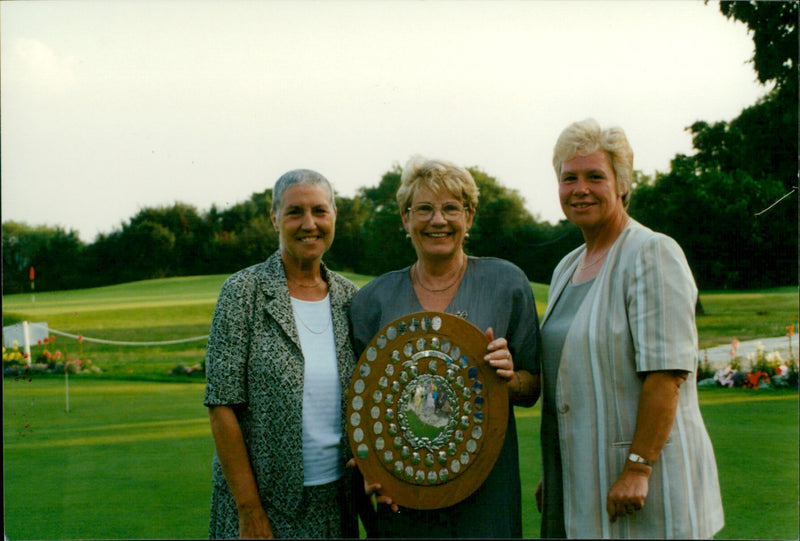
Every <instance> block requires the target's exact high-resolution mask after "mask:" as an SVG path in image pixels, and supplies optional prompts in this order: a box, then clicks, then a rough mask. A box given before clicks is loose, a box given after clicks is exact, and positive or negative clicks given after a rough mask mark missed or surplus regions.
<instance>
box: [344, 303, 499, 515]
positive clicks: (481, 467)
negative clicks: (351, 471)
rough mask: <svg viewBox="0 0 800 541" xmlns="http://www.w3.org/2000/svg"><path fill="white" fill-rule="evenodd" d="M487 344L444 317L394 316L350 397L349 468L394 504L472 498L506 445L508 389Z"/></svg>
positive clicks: (360, 368)
mask: <svg viewBox="0 0 800 541" xmlns="http://www.w3.org/2000/svg"><path fill="white" fill-rule="evenodd" d="M488 343H489V340H488V338H486V336H485V335H484V333H483V332H482V331H481V330H480V329H478V328H477V327H475V326H474V325H472V324H471V323H469V322H468V321H466V320H464V319H461V318H459V317H456V316H453V315H451V314H446V313H442V312H417V313H414V314H409V315H407V316H404V317H402V318H399V319H397V320H395V321H393V322H391V323H390V324H388V325H387V326H385V327H384V328H383V329H381V330H380V331H379V332H378V334H377V335H376V336H375V337H373V339H372V340H371V341H370V343H369V344H368V345H367V347H366V349H365V350H364V352H363V354H362V355H361V358H360V359H359V361H358V365H357V366H356V370H355V373H354V374H353V378H352V381H351V383H350V390H349V395H348V406H347V419H348V426H347V432H348V436H349V438H350V445H351V447H352V450H353V454H354V456H355V457H356V463H357V464H358V467H359V468H360V469H361V471H362V473H363V474H364V477H365V478H366V479H368V480H369V481H370V482H379V483H381V484H382V485H383V488H384V491H385V492H386V493H387V494H391V496H392V499H393V500H394V501H395V503H397V504H399V505H401V506H403V507H409V508H414V509H439V508H442V507H448V506H451V505H454V504H456V503H458V502H459V501H461V500H463V499H464V498H466V497H467V496H469V495H470V494H471V493H472V492H474V491H475V490H476V489H477V488H478V487H479V486H480V485H481V484H482V483H483V481H484V480H485V479H486V477H487V476H488V474H489V472H490V471H491V469H492V466H493V465H494V463H495V461H496V460H497V456H498V454H499V453H500V449H501V448H502V446H503V440H504V439H505V432H506V425H507V423H508V391H507V389H506V386H505V382H504V381H503V380H502V379H501V378H500V377H499V376H497V374H496V373H495V371H494V369H493V368H491V366H489V364H488V363H486V362H485V361H484V359H483V357H484V355H485V354H486V347H487V345H488Z"/></svg>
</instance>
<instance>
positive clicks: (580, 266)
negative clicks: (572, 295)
mask: <svg viewBox="0 0 800 541" xmlns="http://www.w3.org/2000/svg"><path fill="white" fill-rule="evenodd" d="M607 253H608V249H606V250H604V251H603V253H602V254H600V255H599V256H598V257H597V259H595V260H594V261H592V262H591V263H589V264H588V265H578V270H584V269H588V268H589V267H594V266H595V265H597V264H598V263H600V261H601V260H602V259H603V258H605V257H606V254H607ZM583 258H584V259H586V254H584V256H583Z"/></svg>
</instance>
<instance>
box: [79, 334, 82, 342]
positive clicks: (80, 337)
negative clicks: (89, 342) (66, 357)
mask: <svg viewBox="0 0 800 541" xmlns="http://www.w3.org/2000/svg"><path fill="white" fill-rule="evenodd" d="M78 342H83V335H82V334H79V335H78Z"/></svg>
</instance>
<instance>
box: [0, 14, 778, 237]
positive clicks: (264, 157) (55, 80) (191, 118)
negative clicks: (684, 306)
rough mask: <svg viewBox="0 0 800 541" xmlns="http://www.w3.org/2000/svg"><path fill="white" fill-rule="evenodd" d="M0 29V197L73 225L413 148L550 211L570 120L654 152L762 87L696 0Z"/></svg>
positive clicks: (740, 39) (327, 171) (747, 41)
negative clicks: (470, 169) (558, 151)
mask: <svg viewBox="0 0 800 541" xmlns="http://www.w3.org/2000/svg"><path fill="white" fill-rule="evenodd" d="M0 48H1V49H0V53H1V54H2V62H1V63H0V85H2V88H0V100H1V103H0V108H1V109H2V115H1V116H0V132H1V135H2V139H0V141H1V145H2V148H1V149H0V152H1V153H2V162H1V163H2V219H3V221H4V222H6V221H9V220H16V221H24V222H27V223H28V224H31V225H51V226H62V227H64V228H65V229H67V230H72V229H74V230H77V231H78V232H79V233H80V236H81V238H82V239H83V240H84V241H85V242H92V241H93V240H94V238H95V236H96V234H97V233H100V232H102V233H109V232H111V231H112V230H114V229H118V228H120V227H121V225H122V224H123V223H124V222H126V221H127V220H128V219H130V218H131V217H132V216H133V215H135V214H136V213H137V212H138V211H139V210H140V209H142V208H144V207H153V206H164V205H171V204H172V203H174V202H176V201H180V202H184V203H188V204H191V205H194V206H195V207H197V209H198V210H199V211H201V212H202V211H207V210H208V209H209V208H210V207H211V205H212V204H216V205H217V206H218V207H219V208H227V207H229V206H231V205H233V204H235V203H238V202H241V201H243V200H246V199H248V198H249V197H250V195H251V194H252V193H254V192H258V191H262V190H264V189H266V188H270V187H272V185H273V184H274V182H275V180H276V179H277V178H278V177H279V176H280V175H281V174H282V173H284V172H285V171H287V170H289V169H294V168H298V167H305V168H311V169H315V170H317V171H319V172H320V173H322V174H324V175H325V176H326V177H327V178H328V179H329V180H330V181H331V182H332V183H333V185H334V187H335V188H336V190H337V191H338V192H339V193H340V194H341V195H344V196H348V197H352V196H354V195H355V194H356V191H357V190H358V189H359V188H361V187H368V186H375V185H377V184H378V182H379V181H380V178H381V176H382V175H383V174H384V173H385V172H386V171H388V170H390V169H391V168H392V166H393V165H394V164H395V163H398V164H400V165H403V164H404V163H405V162H406V160H407V159H408V158H409V157H410V156H411V155H412V154H422V155H426V156H430V157H437V158H442V159H447V160H451V161H454V162H456V163H458V164H460V165H464V166H478V167H480V168H481V169H482V170H484V171H486V172H487V173H488V174H490V175H492V176H494V177H496V178H497V179H498V181H499V182H500V183H501V184H503V185H504V186H507V187H509V188H513V189H516V190H517V191H518V192H519V193H520V195H522V196H523V197H524V198H525V200H526V204H527V208H528V209H529V210H530V211H531V213H533V214H534V215H535V216H537V217H538V218H539V219H542V220H548V221H550V222H553V223H555V222H556V221H558V220H559V219H561V218H562V214H561V211H560V208H559V206H558V202H557V195H556V181H555V174H554V172H553V170H552V166H551V157H552V149H553V144H554V143H555V140H556V138H557V137H558V135H559V133H560V132H561V130H562V129H563V128H564V127H565V126H566V125H567V124H569V123H571V122H573V121H575V120H581V119H583V118H586V117H589V116H591V117H594V118H596V119H597V120H598V121H599V122H600V123H601V124H602V125H612V124H615V125H620V126H622V127H623V128H624V129H625V131H626V133H627V134H628V138H629V139H630V141H631V144H632V146H633V149H634V153H635V161H634V167H635V168H636V169H638V170H641V171H643V172H644V173H646V174H653V173H655V172H656V171H662V172H666V171H668V170H669V162H670V160H671V159H672V158H673V157H674V156H675V154H676V153H684V154H691V153H692V152H693V151H692V146H691V137H690V134H689V133H688V132H687V131H686V130H685V128H686V127H687V126H689V125H690V124H692V123H693V122H695V121H696V120H706V121H720V120H731V119H732V118H734V117H736V116H737V115H738V114H739V112H740V111H741V110H742V109H743V108H744V107H746V106H748V105H751V104H753V103H754V102H755V101H756V100H757V99H758V98H759V97H761V96H763V95H764V94H765V93H766V92H767V88H765V87H763V86H761V85H759V84H758V82H757V81H756V75H755V72H754V70H753V68H752V65H751V64H750V63H749V62H748V60H749V59H750V58H751V57H752V55H753V42H752V39H751V37H750V35H749V34H748V32H747V28H746V27H745V26H744V25H743V24H741V23H738V22H734V21H729V20H727V19H726V18H725V17H724V16H722V14H721V13H720V12H719V7H718V4H717V2H709V3H708V4H704V3H703V2H702V1H694V0H672V1H666V0H659V1H652V0H645V1H640V0H620V1H578V0H573V1H561V0H559V1H555V0H554V1H544V0H539V1H522V0H517V1H511V2H503V1H488V0H482V1H474V2H466V1H461V2H455V1H449V2H448V1H394V2H388V1H387V2H379V1H375V2H368V1H365V0H362V1H355V2H344V1H336V0H332V1H326V2H303V1H295V0H293V1H285V2H279V1H230V0H228V1H222V0H213V1H188V0H187V1H177V0H175V1H173V0H155V1H147V2H141V1H138V0H137V1H128V2H126V1H122V0H115V1H113V2H102V1H99V0H98V1H86V2H79V1H70V0H60V1H53V2H48V1H31V2H26V1H14V2H8V1H2V2H0ZM478 212H480V206H479V210H478ZM398 220H399V217H398Z"/></svg>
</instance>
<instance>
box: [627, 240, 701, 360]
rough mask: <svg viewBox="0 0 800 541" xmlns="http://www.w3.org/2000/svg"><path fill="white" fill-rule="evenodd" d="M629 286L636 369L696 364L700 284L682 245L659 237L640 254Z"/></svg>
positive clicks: (644, 246) (651, 241)
mask: <svg viewBox="0 0 800 541" xmlns="http://www.w3.org/2000/svg"><path fill="white" fill-rule="evenodd" d="M630 279H631V283H630V284H629V287H628V293H627V299H626V302H627V306H628V323H629V325H630V329H631V337H632V339H633V345H634V353H635V357H636V370H637V371H638V372H649V371H655V370H686V371H689V372H693V371H694V370H695V369H696V365H697V328H696V327H695V319H694V314H695V303H696V300H697V287H696V286H695V283H694V278H693V277H692V273H691V270H690V269H689V264H688V262H687V261H686V257H685V256H684V254H683V250H681V248H680V246H678V243H676V242H675V241H674V240H673V239H671V238H669V237H667V236H665V235H654V236H653V237H652V238H651V239H649V240H648V241H646V242H645V243H644V244H643V245H642V247H641V248H640V249H639V251H638V253H637V254H636V257H635V261H634V268H633V273H632V274H631V278H630Z"/></svg>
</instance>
